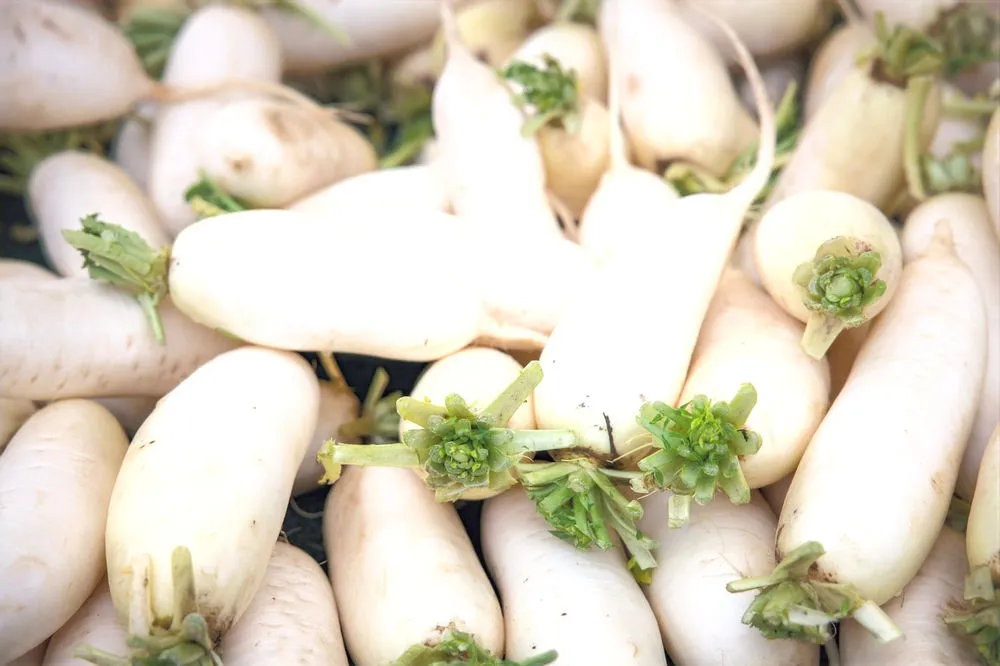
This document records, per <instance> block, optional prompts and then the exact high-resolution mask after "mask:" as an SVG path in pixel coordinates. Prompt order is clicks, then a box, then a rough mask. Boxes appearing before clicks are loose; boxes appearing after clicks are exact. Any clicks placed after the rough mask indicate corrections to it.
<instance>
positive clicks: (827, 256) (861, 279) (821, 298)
mask: <svg viewBox="0 0 1000 666" xmlns="http://www.w3.org/2000/svg"><path fill="white" fill-rule="evenodd" d="M881 267H882V257H881V256H880V255H879V253H878V252H875V251H873V250H863V251H858V250H857V248H856V244H855V243H853V242H851V240H850V239H848V238H844V237H837V238H834V239H832V240H829V241H827V242H826V243H823V245H821V246H820V247H819V248H818V249H817V251H816V257H815V258H814V259H813V261H811V262H807V263H804V264H802V265H800V266H799V267H798V268H796V269H795V273H794V274H793V276H792V280H793V281H794V282H795V284H797V285H798V286H799V287H800V288H801V289H802V293H803V303H805V306H806V307H807V308H809V309H810V310H812V311H814V312H819V313H821V314H823V315H826V316H829V317H834V318H836V319H839V320H840V321H841V322H843V325H844V326H847V327H854V326H860V325H861V324H863V323H864V322H865V315H864V309H865V308H866V307H868V306H869V305H871V304H872V303H874V302H875V301H876V300H878V299H879V298H880V297H881V296H882V295H883V294H884V293H885V290H886V284H885V281H883V280H880V279H878V278H877V277H876V276H877V275H878V271H879V269H880V268H881Z"/></svg>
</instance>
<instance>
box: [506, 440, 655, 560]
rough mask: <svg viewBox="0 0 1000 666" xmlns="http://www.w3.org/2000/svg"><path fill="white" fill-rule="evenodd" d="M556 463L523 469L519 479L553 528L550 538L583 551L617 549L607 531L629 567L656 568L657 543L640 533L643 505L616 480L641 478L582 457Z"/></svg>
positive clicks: (533, 464)
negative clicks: (622, 549) (628, 556)
mask: <svg viewBox="0 0 1000 666" xmlns="http://www.w3.org/2000/svg"><path fill="white" fill-rule="evenodd" d="M558 457H559V460H558V461H556V462H530V463H522V464H520V465H518V467H517V472H518V478H520V480H521V485H522V486H524V489H525V491H526V492H527V493H528V497H530V498H531V500H532V501H533V502H534V503H535V505H536V506H537V507H538V512H539V513H540V514H541V515H542V517H543V518H545V520H546V522H548V523H549V525H551V526H552V528H553V529H552V530H551V533H552V534H553V535H554V536H557V537H559V538H560V539H562V540H563V541H567V542H569V543H571V544H573V545H574V546H576V547H577V548H580V549H581V550H585V549H587V548H590V547H591V546H597V547H598V548H600V549H601V550H610V549H611V548H613V547H614V545H615V544H614V542H613V541H612V538H611V533H610V531H609V530H608V525H610V526H611V529H612V530H614V532H615V533H617V534H618V536H619V537H620V538H621V540H622V543H624V544H625V547H626V549H628V551H629V553H630V554H631V556H632V559H631V561H630V566H631V567H632V568H638V569H639V570H641V571H646V570H649V569H652V568H654V567H655V566H656V560H655V559H654V558H653V553H652V550H653V549H654V548H656V542H655V541H653V540H652V539H651V538H649V537H648V536H646V535H645V534H643V533H642V532H640V531H639V528H638V527H637V526H636V521H637V520H639V519H640V518H642V505H641V504H639V502H638V501H636V500H631V501H630V500H628V498H626V497H625V495H623V494H622V492H621V491H620V490H619V489H618V488H617V487H616V486H615V481H614V479H617V478H630V477H632V478H636V477H638V476H639V475H638V474H635V476H633V474H632V473H629V472H618V471H615V470H608V469H602V468H599V467H598V466H597V464H596V463H594V461H592V460H590V459H588V458H584V457H580V456H558Z"/></svg>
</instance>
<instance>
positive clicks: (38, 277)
mask: <svg viewBox="0 0 1000 666" xmlns="http://www.w3.org/2000/svg"><path fill="white" fill-rule="evenodd" d="M58 279H59V276H58V275H56V274H55V273H53V272H52V271H50V270H49V269H48V268H46V267H45V266H42V265H40V264H36V263H35V262H33V261H25V260H23V259H7V258H0V281H3V282H14V281H16V282H39V281H49V280H58Z"/></svg>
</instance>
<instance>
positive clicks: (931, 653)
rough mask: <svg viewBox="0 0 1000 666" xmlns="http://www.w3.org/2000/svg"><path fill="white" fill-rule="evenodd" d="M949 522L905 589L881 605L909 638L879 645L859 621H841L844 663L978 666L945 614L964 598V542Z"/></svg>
mask: <svg viewBox="0 0 1000 666" xmlns="http://www.w3.org/2000/svg"><path fill="white" fill-rule="evenodd" d="M963 540H964V539H963V537H962V535H961V534H959V533H958V532H956V531H955V530H953V529H952V528H950V527H948V526H947V525H945V526H944V527H942V528H941V534H940V535H938V538H937V541H936V542H935V543H934V548H933V549H931V552H930V554H929V555H928V556H927V559H926V560H924V563H923V566H921V567H920V571H918V572H917V575H916V576H914V577H913V580H911V581H910V582H909V583H908V584H907V585H906V587H905V588H903V593H902V594H901V595H900V596H898V597H896V598H895V599H893V600H892V601H889V602H888V603H886V604H885V606H883V607H882V610H884V611H885V613H886V615H888V616H889V617H890V618H892V621H893V622H895V623H896V625H897V626H898V627H899V628H900V629H901V630H902V631H903V634H904V635H905V636H906V639H905V640H901V641H893V642H892V643H890V644H888V645H880V644H879V643H878V641H876V640H875V639H874V638H872V636H871V634H869V633H868V632H867V631H865V629H864V627H862V626H861V625H859V624H858V623H857V622H855V621H854V620H850V619H848V620H844V621H843V622H841V623H840V631H839V639H840V640H839V643H840V659H841V663H842V664H843V665H844V666H871V664H883V665H884V666H908V665H909V664H920V665H921V666H924V665H925V664H926V666H977V664H978V661H977V659H976V651H975V649H974V648H973V647H972V646H971V645H968V644H967V643H965V642H964V641H962V639H961V638H960V637H959V636H957V635H956V634H954V633H953V632H951V631H950V630H949V628H948V627H947V625H945V623H944V622H942V621H941V613H942V612H944V611H945V609H946V608H947V607H948V605H949V604H950V603H951V602H953V600H955V599H960V598H961V597H962V581H963V580H964V579H965V566H966V559H965V544H964V543H963Z"/></svg>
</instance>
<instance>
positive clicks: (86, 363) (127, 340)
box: [0, 278, 240, 400]
mask: <svg viewBox="0 0 1000 666" xmlns="http://www.w3.org/2000/svg"><path fill="white" fill-rule="evenodd" d="M160 318H161V319H162V320H163V326H164V331H165V332H166V339H167V343H166V344H165V345H161V344H159V343H158V342H157V341H156V338H155V337H154V336H153V331H152V329H151V328H150V325H149V320H148V319H147V318H146V317H145V315H144V314H143V312H142V309H141V308H140V306H139V304H138V303H137V302H136V301H135V299H134V298H132V297H131V296H130V295H128V294H126V293H124V292H121V291H119V290H117V289H115V288H114V287H111V286H110V285H104V284H98V283H97V282H94V281H93V280H90V279H74V278H64V279H61V280H54V281H50V282H44V283H37V284H8V283H0V319H2V320H3V322H4V325H3V326H0V359H2V360H0V395H3V396H7V397H17V398H28V399H31V400H56V399H59V398H66V397H112V396H121V395H129V394H131V395H147V396H161V395H164V394H165V393H166V392H167V391H169V390H170V389H172V388H173V387H174V386H176V385H177V383H178V382H179V381H181V380H182V379H184V378H185V377H187V376H188V375H189V374H191V372H192V371H193V370H194V369H195V368H197V367H198V366H200V365H201V364H202V363H204V362H205V361H207V360H208V359H210V358H212V357H214V356H217V355H218V354H221V353H222V352H224V351H226V350H229V349H233V348H234V347H237V346H239V344H240V343H239V342H237V341H235V340H232V339H230V338H228V337H226V336H224V335H222V334H220V333H216V332H215V331H212V330H210V329H207V328H205V327H203V326H199V325H197V324H195V323H194V322H192V321H191V320H190V319H188V318H187V317H185V316H184V315H183V314H181V313H180V312H178V311H177V309H176V308H174V307H173V306H172V305H171V303H170V302H169V299H167V300H166V301H165V302H164V303H163V304H161V306H160ZM39 321H44V322H46V323H45V325H44V326H39V325H38V324H39Z"/></svg>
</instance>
